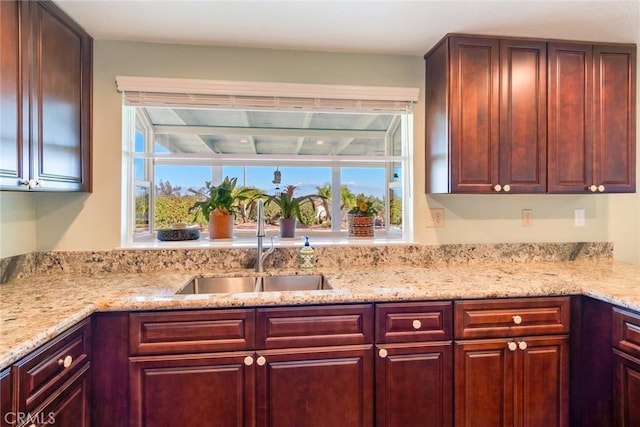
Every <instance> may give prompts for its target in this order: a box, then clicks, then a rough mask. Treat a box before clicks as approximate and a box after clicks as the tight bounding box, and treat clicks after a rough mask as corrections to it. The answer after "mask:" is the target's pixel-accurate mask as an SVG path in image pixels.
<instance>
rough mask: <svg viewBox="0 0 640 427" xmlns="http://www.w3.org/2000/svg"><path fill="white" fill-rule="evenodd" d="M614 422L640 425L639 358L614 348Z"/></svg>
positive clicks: (625, 426)
mask: <svg viewBox="0 0 640 427" xmlns="http://www.w3.org/2000/svg"><path fill="white" fill-rule="evenodd" d="M613 352H614V392H613V393H614V397H613V401H614V422H615V424H614V425H616V426H620V427H632V426H638V425H640V359H639V358H636V357H633V356H630V355H628V354H627V353H623V352H621V351H619V350H616V349H614V351H613Z"/></svg>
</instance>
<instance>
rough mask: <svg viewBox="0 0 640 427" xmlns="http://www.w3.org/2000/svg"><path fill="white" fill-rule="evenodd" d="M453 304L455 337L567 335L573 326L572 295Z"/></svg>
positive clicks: (458, 302) (457, 302) (470, 301)
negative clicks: (571, 322)
mask: <svg viewBox="0 0 640 427" xmlns="http://www.w3.org/2000/svg"><path fill="white" fill-rule="evenodd" d="M454 307H455V337H456V338H465V339H467V338H488V337H514V336H522V335H547V334H568V333H569V329H570V321H571V299H570V298H569V297H547V298H542V297H541V298H506V299H495V300H469V301H456V302H455V305H454Z"/></svg>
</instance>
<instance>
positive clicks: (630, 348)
mask: <svg viewBox="0 0 640 427" xmlns="http://www.w3.org/2000/svg"><path fill="white" fill-rule="evenodd" d="M612 325H613V326H612V328H613V336H612V340H613V345H614V346H615V347H617V348H619V349H620V350H622V351H624V352H627V353H629V354H630V355H632V356H635V357H640V314H637V313H632V312H630V311H626V310H622V309H619V308H616V307H614V308H613V322H612Z"/></svg>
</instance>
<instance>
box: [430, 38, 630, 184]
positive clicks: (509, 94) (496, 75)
mask: <svg viewBox="0 0 640 427" xmlns="http://www.w3.org/2000/svg"><path fill="white" fill-rule="evenodd" d="M635 52H636V47H635V46H634V45H607V46H600V45H596V46H594V45H587V44H579V43H555V42H550V41H546V40H535V39H526V40H520V39H514V38H504V39H501V38H495V37H475V36H464V35H452V36H447V37H445V38H444V39H443V40H442V41H441V42H440V43H439V44H438V45H436V46H435V47H434V48H433V49H432V50H431V51H430V52H429V53H427V55H425V60H426V107H425V112H426V117H425V128H426V173H425V176H426V191H427V192H429V193H495V192H500V193H509V192H510V193H545V192H548V193H585V192H634V191H635Z"/></svg>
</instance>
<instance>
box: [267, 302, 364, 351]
mask: <svg viewBox="0 0 640 427" xmlns="http://www.w3.org/2000/svg"><path fill="white" fill-rule="evenodd" d="M256 316H257V325H256V348H258V349H265V348H288V347H316V346H326V345H351V344H369V343H372V342H373V306H372V305H371V304H361V305H345V306H323V307H320V306H314V307H296V308H265V309H258V311H257V315H256Z"/></svg>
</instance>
